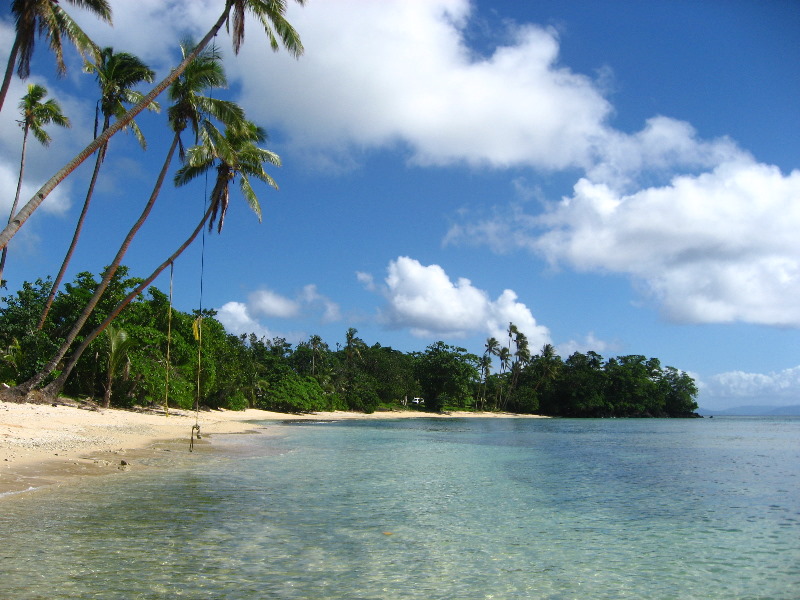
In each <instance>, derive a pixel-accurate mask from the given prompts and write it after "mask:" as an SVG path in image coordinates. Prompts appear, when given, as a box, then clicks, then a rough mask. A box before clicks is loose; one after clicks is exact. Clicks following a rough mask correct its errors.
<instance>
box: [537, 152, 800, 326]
mask: <svg viewBox="0 0 800 600" xmlns="http://www.w3.org/2000/svg"><path fill="white" fill-rule="evenodd" d="M574 192H575V193H574V195H573V196H572V197H571V198H565V199H564V200H563V201H562V202H561V203H560V204H559V205H558V206H557V207H556V208H555V209H554V210H553V211H552V212H550V213H549V214H547V215H546V216H544V217H543V218H542V219H541V221H540V224H541V225H542V226H543V227H545V228H547V231H546V232H545V233H543V234H541V235H539V236H536V237H533V238H531V239H530V245H531V247H532V248H534V249H535V250H537V251H539V252H541V253H543V254H544V255H545V256H547V257H548V258H549V259H550V260H551V261H553V262H554V263H555V262H565V263H567V264H570V265H571V266H573V267H575V268H577V269H579V270H592V271H611V272H617V273H625V274H628V275H631V276H632V277H634V278H635V279H636V280H637V281H639V282H641V283H643V284H644V286H645V288H646V290H647V291H648V292H649V293H651V294H652V295H653V297H654V298H656V299H657V301H658V302H659V303H660V304H661V305H662V307H663V309H664V310H665V312H666V314H667V315H668V316H669V317H670V318H672V319H675V320H678V321H686V322H705V323H709V322H711V323H714V322H716V323H722V322H733V321H744V322H750V323H760V324H766V325H789V326H800V306H798V305H797V303H796V302H795V301H794V299H795V298H797V297H798V294H800V237H798V236H797V231H798V228H800V202H799V201H798V200H800V171H794V172H792V173H790V174H789V175H784V174H782V173H781V172H780V170H779V169H777V168H776V167H772V166H768V165H763V164H758V163H755V162H753V161H751V160H746V159H743V160H740V161H737V162H728V163H723V164H722V165H720V166H719V167H717V168H716V169H714V170H713V171H711V172H708V173H703V174H701V175H698V176H679V177H675V178H674V179H673V180H672V182H671V183H670V185H668V186H664V187H659V188H648V189H644V190H641V191H639V192H636V193H634V194H630V195H619V194H617V193H615V192H614V191H613V190H611V188H609V187H608V186H606V185H602V184H593V183H590V182H589V181H587V180H581V181H580V182H578V184H576V186H575V190H574Z"/></svg>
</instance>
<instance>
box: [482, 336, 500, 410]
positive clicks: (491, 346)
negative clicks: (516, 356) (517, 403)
mask: <svg viewBox="0 0 800 600" xmlns="http://www.w3.org/2000/svg"><path fill="white" fill-rule="evenodd" d="M499 352H500V342H498V341H497V338H496V337H494V336H492V337H490V338H487V340H486V344H485V345H484V351H483V357H482V359H481V372H482V373H483V394H482V396H483V405H484V408H485V405H486V382H487V380H488V379H489V372H490V371H491V368H492V356H497V355H498V354H499Z"/></svg>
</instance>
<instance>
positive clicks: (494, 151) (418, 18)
mask: <svg viewBox="0 0 800 600" xmlns="http://www.w3.org/2000/svg"><path fill="white" fill-rule="evenodd" d="M470 13H471V6H470V3H469V2H468V1H467V0H411V1H409V0H385V1H382V2H368V3H365V2H361V1H360V0H341V1H340V2H335V3H317V4H314V6H313V7H310V6H309V7H307V8H305V9H300V8H297V7H294V6H292V5H290V11H289V17H290V20H291V22H292V23H293V24H294V25H295V27H296V28H297V29H298V30H299V31H301V32H302V36H303V43H304V46H305V48H306V51H305V54H304V55H303V57H302V58H301V59H300V60H299V61H294V60H293V59H291V58H289V57H288V56H287V55H285V54H280V55H276V56H275V57H274V58H270V61H271V62H270V75H269V77H263V78H260V77H252V76H250V75H251V74H252V73H253V72H257V71H259V70H261V69H262V68H263V64H264V60H265V57H264V51H263V46H262V45H261V44H258V43H252V44H248V45H246V46H245V47H244V48H243V51H242V53H241V55H240V60H239V61H237V63H236V64H235V65H233V69H234V70H235V71H238V72H239V73H241V75H242V76H241V85H242V93H243V102H244V104H245V105H246V106H247V109H248V111H249V112H250V113H252V114H253V115H254V116H255V117H256V118H258V119H259V120H262V121H263V122H266V123H273V124H277V125H280V126H281V127H282V128H283V129H284V130H285V131H286V132H288V134H289V137H290V138H291V140H292V141H293V142H294V143H295V144H298V145H300V146H304V147H309V148H326V149H328V150H330V149H337V148H338V149H342V148H348V147H350V146H354V147H358V148H365V147H386V146H392V145H396V144H401V145H403V146H404V147H407V148H408V149H409V150H410V152H411V155H412V160H413V161H414V162H416V163H418V164H423V165H445V164H452V163H468V164H473V165H489V166H494V167H506V166H512V165H533V166H537V167H542V168H547V169H560V168H565V167H570V166H575V165H587V164H589V163H590V162H591V160H590V157H591V154H592V152H593V148H594V146H595V145H596V143H597V139H598V138H601V137H603V136H604V135H605V130H604V126H603V121H604V119H605V118H606V117H607V115H608V114H609V113H610V111H611V107H610V104H609V103H608V102H607V101H606V100H605V99H604V98H603V96H602V94H601V93H600V92H599V91H598V90H597V88H596V86H595V84H594V83H593V81H592V80H591V79H589V78H588V77H586V76H584V75H580V74H577V73H574V72H572V71H571V70H569V69H568V68H566V67H564V66H560V65H559V64H558V51H559V43H558V37H557V34H556V33H555V31H554V30H551V29H546V28H542V27H538V26H534V25H526V26H518V27H511V28H510V29H509V31H508V32H507V42H506V44H505V45H502V46H500V47H498V48H496V49H495V50H494V51H493V52H492V53H491V54H490V55H489V56H486V57H484V56H479V55H476V54H475V53H474V52H473V51H471V50H470V48H469V47H468V45H467V43H466V41H465V28H466V26H467V24H468V23H469V18H470ZM245 74H247V75H248V76H247V77H244V75H245Z"/></svg>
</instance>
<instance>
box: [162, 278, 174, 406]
mask: <svg viewBox="0 0 800 600" xmlns="http://www.w3.org/2000/svg"><path fill="white" fill-rule="evenodd" d="M174 271H175V264H174V263H169V313H168V314H167V362H166V365H165V368H164V416H167V417H168V416H169V370H170V362H169V351H170V346H171V345H172V280H173V275H174Z"/></svg>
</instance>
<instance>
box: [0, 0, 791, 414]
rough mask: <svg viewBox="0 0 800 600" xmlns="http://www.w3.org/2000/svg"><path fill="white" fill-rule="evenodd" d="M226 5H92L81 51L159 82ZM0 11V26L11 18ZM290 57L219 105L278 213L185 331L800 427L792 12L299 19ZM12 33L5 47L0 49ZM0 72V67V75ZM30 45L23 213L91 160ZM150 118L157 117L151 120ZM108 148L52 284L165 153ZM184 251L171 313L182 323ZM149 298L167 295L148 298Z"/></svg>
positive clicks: (225, 45)
mask: <svg viewBox="0 0 800 600" xmlns="http://www.w3.org/2000/svg"><path fill="white" fill-rule="evenodd" d="M221 5H222V2H221V0H202V1H201V0H197V1H195V2H192V3H185V2H172V1H164V0H140V1H139V2H136V3H132V2H124V1H123V0H112V6H113V8H114V15H115V19H114V21H115V26H114V28H113V29H112V28H109V27H107V26H104V25H102V24H100V23H98V22H96V21H95V20H93V19H92V18H90V17H87V16H86V15H84V14H81V12H80V10H79V9H76V8H70V7H67V8H68V10H70V12H71V14H73V15H74V16H75V17H76V18H77V19H79V20H80V22H81V23H82V24H83V25H84V27H85V28H86V30H87V31H88V32H90V34H91V35H92V36H93V37H94V39H95V40H96V41H97V42H98V43H99V44H101V45H112V46H114V48H115V49H116V50H120V51H121V50H125V51H128V52H133V53H135V54H137V55H138V56H140V57H141V58H142V59H143V60H145V61H146V62H147V63H148V64H150V65H151V67H153V68H154V69H156V70H157V71H158V72H159V73H160V74H162V75H163V74H165V73H166V72H167V70H168V69H169V68H170V67H171V66H173V65H174V64H176V62H177V60H176V56H177V54H176V41H177V40H179V39H180V38H181V37H182V36H183V35H185V34H186V33H192V34H194V35H195V37H198V38H199V37H200V36H201V35H202V34H203V33H204V32H205V31H207V30H208V28H209V27H210V26H211V24H212V23H213V22H214V21H215V19H216V17H217V14H218V12H219V11H220V9H221ZM4 10H6V11H8V8H5V9H4ZM289 18H290V21H291V22H292V23H293V24H294V25H295V27H296V28H297V29H298V31H299V32H300V34H301V36H302V39H303V42H304V44H305V47H306V52H305V55H304V56H303V57H302V58H301V59H299V60H294V59H292V58H290V57H289V56H288V55H287V54H286V53H285V52H281V53H277V54H274V53H272V52H271V51H269V50H268V49H267V44H266V41H265V38H264V36H263V35H262V34H261V32H260V31H259V29H258V27H256V24H255V23H254V22H250V23H249V24H248V27H247V29H246V37H245V43H244V46H243V48H242V52H241V53H240V54H239V56H238V57H233V56H232V53H231V52H230V42H229V39H228V37H227V35H220V36H219V38H218V44H219V46H220V48H221V49H222V50H223V51H224V53H225V54H226V63H225V64H226V70H227V72H228V76H229V79H230V82H231V86H230V88H229V89H228V90H226V91H224V92H223V91H217V92H215V93H216V94H219V95H220V96H225V97H228V98H231V99H233V100H236V101H238V102H240V103H241V104H242V105H243V107H244V108H245V110H246V111H247V113H248V116H249V117H250V118H251V119H252V120H254V121H256V122H257V123H259V124H260V125H263V126H264V127H266V128H267V130H268V131H269V133H270V141H269V143H268V145H267V146H268V147H269V148H270V149H271V150H273V151H275V152H277V153H278V154H279V155H280V156H281V157H282V160H283V166H282V167H281V168H276V169H273V170H272V174H273V176H274V178H275V179H276V181H277V182H278V184H279V186H280V191H277V192H276V191H274V190H271V189H268V188H266V187H262V188H259V189H258V194H259V198H260V200H261V205H262V209H263V213H264V219H263V222H262V223H260V224H259V223H258V221H257V219H256V218H255V216H254V215H253V214H252V213H251V212H250V211H249V209H248V208H247V207H246V205H245V203H244V202H243V200H242V199H241V197H240V196H238V194H237V195H236V196H235V197H234V198H232V206H231V209H230V211H229V215H228V218H227V220H226V224H225V228H224V229H223V232H222V234H221V235H217V234H216V233H215V234H213V235H209V236H207V237H206V240H205V261H204V264H205V269H204V278H203V284H204V285H203V298H202V304H203V306H204V307H206V308H215V309H217V310H218V311H219V318H220V319H221V320H222V321H223V322H224V323H225V324H226V327H227V328H228V329H229V331H231V332H233V333H240V332H245V331H248V332H249V331H254V332H256V333H258V334H259V335H266V336H268V337H273V336H283V337H286V338H287V339H288V340H289V341H291V342H293V343H297V342H298V341H301V340H303V339H306V338H307V337H308V336H309V335H311V334H319V335H321V336H322V337H323V339H325V340H326V341H327V342H328V343H329V344H330V345H331V346H332V347H335V345H336V343H337V342H340V343H341V342H343V340H344V333H345V331H346V330H347V328H348V327H356V328H357V329H358V331H359V335H360V337H362V338H363V339H364V340H365V341H366V342H367V343H368V344H373V343H375V342H380V343H381V344H382V345H387V346H393V347H395V348H398V349H400V350H404V351H410V350H422V349H424V348H425V347H426V346H427V345H428V344H430V343H432V342H434V341H437V340H444V341H445V342H447V343H451V344H455V345H460V346H464V347H466V348H467V349H469V350H471V351H473V352H475V353H481V352H482V351H483V344H484V342H485V340H486V338H487V337H488V336H490V335H495V336H498V337H499V336H501V335H502V334H503V331H504V329H505V328H506V327H507V324H508V322H509V321H513V322H514V323H515V324H517V325H518V326H519V327H520V329H522V330H523V331H525V332H526V333H527V334H528V337H529V338H530V340H531V343H532V346H533V348H540V347H541V345H542V344H544V343H548V342H549V343H553V344H554V345H555V346H556V348H557V349H558V350H559V352H560V353H561V354H562V355H563V356H564V357H566V356H568V355H569V353H571V352H572V351H574V350H581V351H587V350H595V351H597V352H599V353H600V354H602V355H603V356H606V357H609V356H616V355H622V354H643V355H646V356H655V357H658V358H660V359H661V360H662V363H663V364H668V365H672V366H675V367H678V368H681V369H684V370H686V371H688V372H690V373H692V374H693V375H694V376H695V377H696V378H697V380H698V382H699V384H700V386H701V395H700V404H701V406H705V407H708V408H724V407H727V406H737V405H746V404H769V405H788V404H797V403H800V335H798V326H800V303H798V302H797V299H798V297H800V236H798V234H797V232H798V231H800V170H798V167H799V165H800V145H799V144H798V143H797V132H798V131H799V130H800V104H799V103H798V101H797V99H798V98H799V97H800V77H798V60H797V59H798V50H797V49H798V48H799V47H800V5H798V4H797V3H795V2H789V1H777V0H776V1H772V2H756V1H755V0H753V1H737V0H732V1H729V2H724V3H722V2H715V1H707V2H689V1H682V0H677V1H676V0H670V1H663V2H659V1H652V2H642V3H637V2H629V1H620V2H614V1H607V2H589V1H573V2H567V3H565V2H556V1H537V2H514V1H508V2H497V1H495V2H489V1H473V2H468V1H466V0H384V1H381V2H368V1H366V0H308V2H307V4H306V6H305V7H304V8H300V7H297V6H295V5H292V6H291V7H290V11H289ZM11 33H12V28H11V22H10V18H9V16H8V14H5V15H4V17H3V21H2V23H0V47H3V48H10V46H11V40H12V35H11ZM1 58H2V57H0V59H1ZM70 67H71V68H70V69H69V73H68V75H67V77H66V78H63V79H57V78H56V77H55V73H54V68H53V60H52V57H51V56H50V55H49V54H47V52H46V51H45V44H43V43H40V44H39V46H38V48H37V51H36V54H35V62H34V75H33V76H32V77H31V79H30V81H31V82H37V83H41V84H43V85H45V86H46V87H47V88H48V89H49V90H50V92H51V94H52V95H54V96H55V97H56V98H57V99H58V100H59V101H60V102H61V104H62V106H63V108H64V111H65V112H66V113H67V114H68V115H69V116H70V117H71V118H72V120H73V127H72V129H71V130H69V131H67V132H55V131H54V132H53V137H54V141H53V143H52V144H51V146H50V148H49V149H48V150H47V151H46V152H45V151H44V150H42V149H40V148H36V147H34V148H32V149H31V154H30V159H29V166H28V171H27V179H26V182H27V185H26V189H27V191H28V193H27V196H26V199H27V198H28V197H30V195H31V194H32V193H33V191H34V190H35V189H36V188H37V187H38V185H40V184H41V183H42V182H43V181H44V180H45V179H46V178H47V177H49V176H50V175H52V173H53V172H54V171H55V170H56V169H57V168H58V167H60V166H61V164H62V163H64V162H66V160H67V159H69V158H70V157H71V156H72V155H74V154H75V153H76V152H77V151H78V150H80V149H81V148H82V147H83V146H85V144H86V143H88V141H89V140H90V139H91V127H92V120H93V114H94V102H95V89H96V84H95V82H94V80H93V78H92V77H91V76H88V75H85V74H83V73H81V69H80V61H79V59H78V58H77V57H76V56H72V57H71V64H70ZM23 93H24V91H23V84H22V83H20V82H19V81H15V82H14V83H13V84H12V88H11V91H10V93H9V99H8V100H7V101H6V106H5V107H4V110H3V111H2V113H0V151H1V152H2V154H0V188H2V189H5V190H6V193H5V194H3V199H2V200H0V209H2V210H6V211H7V210H8V206H10V202H11V200H12V199H13V192H14V188H15V185H16V176H17V168H18V160H19V159H18V153H19V147H20V137H21V134H20V130H19V128H18V127H17V126H16V124H15V123H14V119H15V118H16V117H17V114H16V112H15V110H14V107H15V104H16V101H17V99H18V98H19V97H20V96H21V95H22V94H23ZM161 100H162V103H166V99H165V98H162V99H161ZM165 121H166V117H165V115H164V114H163V113H162V114H160V115H142V116H140V118H139V119H138V122H139V124H140V126H141V127H142V129H143V131H144V133H145V135H146V137H147V138H148V142H149V144H148V149H147V151H146V152H143V151H142V150H140V149H139V148H138V147H137V146H136V144H135V143H134V141H133V139H132V137H131V136H130V135H124V134H123V135H118V136H116V137H115V138H113V140H112V142H111V145H110V148H109V154H108V158H107V160H106V163H105V165H104V167H103V171H102V174H101V180H100V184H99V188H98V193H97V195H96V199H95V200H94V201H93V208H92V209H91V211H90V215H89V218H88V221H87V224H86V229H85V233H84V235H83V239H82V241H81V244H80V245H79V246H78V250H77V252H76V256H75V258H74V260H73V263H72V264H73V266H72V268H71V271H70V275H69V277H70V278H71V277H72V276H74V274H75V273H77V272H79V271H83V270H90V271H94V272H97V271H99V270H101V269H102V267H103V265H105V264H107V263H108V262H110V260H111V258H112V257H113V254H114V252H115V250H116V247H117V241H118V240H119V239H120V238H121V237H122V235H124V232H125V231H127V229H128V227H129V226H130V224H131V223H132V221H133V220H134V219H135V217H136V216H137V215H138V212H139V210H140V209H141V206H142V205H143V204H144V202H145V201H146V199H147V196H148V194H149V191H150V188H151V186H152V183H153V181H154V179H155V176H156V174H157V170H158V168H159V167H160V165H161V161H162V160H163V156H164V154H165V153H166V144H167V142H168V140H169V137H170V136H169V134H168V132H167V129H166V126H165ZM90 162H92V161H91V160H90V161H87V163H86V164H85V165H84V166H82V167H81V168H80V169H79V170H78V171H77V172H76V173H74V174H73V176H71V177H70V178H69V179H68V180H67V181H66V182H65V183H64V184H62V185H61V186H60V187H59V188H58V189H57V191H56V192H55V193H53V194H52V195H51V196H50V197H49V198H48V200H47V201H46V202H45V204H44V205H43V206H42V207H41V209H40V210H39V211H37V213H36V214H35V216H34V217H33V218H32V219H31V220H30V221H29V222H28V223H27V224H26V225H25V227H24V228H23V229H22V230H21V232H20V234H19V235H17V236H16V238H15V239H14V240H13V242H12V244H11V246H10V254H9V259H8V265H7V270H6V274H5V277H6V278H7V279H8V280H9V282H10V283H9V286H10V288H11V289H15V286H18V285H19V284H20V282H22V281H24V280H32V279H35V278H36V277H40V276H44V275H47V274H54V273H55V272H56V271H57V270H58V267H59V265H60V261H61V259H62V257H63V253H64V251H65V249H66V247H67V245H68V243H69V238H70V236H71V233H72V228H73V226H74V222H75V219H76V218H77V213H78V211H79V209H80V206H81V204H82V201H83V194H84V193H85V189H86V185H87V182H88V177H89V175H90V172H91V165H90V164H89V163H90ZM203 197H204V182H203V181H198V182H196V183H195V184H193V185H192V186H189V187H186V188H182V189H179V190H175V189H172V188H170V189H165V190H164V192H163V193H162V195H161V197H160V198H159V203H158V205H157V207H156V209H155V210H154V213H153V215H152V216H151V218H150V220H149V222H148V224H147V225H146V226H145V228H144V229H143V230H142V231H141V233H140V234H139V237H138V238H137V240H136V241H135V242H134V245H133V247H132V248H131V250H130V252H129V254H128V258H127V259H126V261H125V263H126V264H128V265H129V266H130V267H131V269H132V272H133V274H135V275H142V276H144V275H146V274H148V273H149V272H150V271H151V270H152V269H153V268H154V267H155V266H156V265H157V264H158V263H160V262H161V260H163V258H165V257H166V256H168V255H169V254H170V253H171V251H172V250H173V248H175V247H176V246H177V245H178V244H179V243H180V242H181V241H182V240H183V239H184V238H185V237H186V236H187V235H188V233H189V232H190V231H191V230H192V229H193V227H194V225H195V224H196V222H197V221H198V220H199V218H200V216H201V214H202V210H203V208H202V204H203ZM201 246H202V244H201V243H200V242H199V241H198V243H196V244H195V246H193V247H192V248H191V249H190V250H189V251H187V252H186V253H185V254H184V256H183V257H182V258H181V259H180V260H179V262H177V263H176V265H175V302H176V306H177V307H178V308H181V309H183V310H190V309H192V308H196V307H198V306H199V303H200V295H199V290H200V258H201V256H200V252H201ZM157 285H158V286H159V287H160V288H161V289H163V290H166V289H167V287H168V279H167V278H166V277H165V276H162V277H161V278H160V279H159V280H158V282H157Z"/></svg>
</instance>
